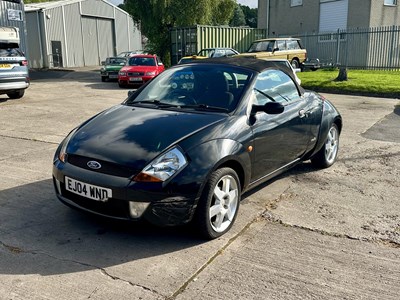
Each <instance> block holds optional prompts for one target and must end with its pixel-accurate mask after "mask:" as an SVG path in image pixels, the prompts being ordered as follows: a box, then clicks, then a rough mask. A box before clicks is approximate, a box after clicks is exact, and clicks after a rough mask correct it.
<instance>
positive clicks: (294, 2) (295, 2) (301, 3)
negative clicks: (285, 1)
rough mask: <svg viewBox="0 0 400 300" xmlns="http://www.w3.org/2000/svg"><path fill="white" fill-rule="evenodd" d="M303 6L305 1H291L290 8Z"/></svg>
mask: <svg viewBox="0 0 400 300" xmlns="http://www.w3.org/2000/svg"><path fill="white" fill-rule="evenodd" d="M300 5H303V0H290V6H291V7H293V6H300Z"/></svg>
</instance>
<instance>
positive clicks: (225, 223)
mask: <svg viewBox="0 0 400 300" xmlns="http://www.w3.org/2000/svg"><path fill="white" fill-rule="evenodd" d="M240 191H241V189H240V181H239V178H238V176H237V174H236V172H235V171H234V170H232V169H231V168H221V169H218V170H216V171H214V173H213V174H212V175H211V177H210V179H209V180H208V182H207V183H206V186H205V188H204V191H203V194H202V196H201V197H200V200H199V204H198V206H197V209H196V215H195V219H194V222H195V223H196V224H195V225H197V229H198V231H199V233H200V234H201V235H202V236H203V237H205V238H207V239H215V238H217V237H220V236H221V235H223V234H225V233H226V232H228V231H229V229H230V228H231V227H232V225H233V223H234V222H235V219H236V216H237V214H238V211H239V204H240V198H241V192H240Z"/></svg>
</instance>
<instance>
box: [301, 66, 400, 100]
mask: <svg viewBox="0 0 400 300" xmlns="http://www.w3.org/2000/svg"><path fill="white" fill-rule="evenodd" d="M338 74H339V70H338V69H321V70H317V71H315V72H313V71H306V72H299V73H297V76H298V77H299V78H300V79H301V82H302V83H301V85H302V86H303V87H304V88H305V89H310V90H314V91H319V92H329V93H339V94H354V95H367V96H378V97H390V98H400V71H372V70H351V69H348V70H347V77H348V80H347V81H341V82H339V81H335V79H336V77H337V76H338Z"/></svg>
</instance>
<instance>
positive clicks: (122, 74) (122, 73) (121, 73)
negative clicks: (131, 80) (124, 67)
mask: <svg viewBox="0 0 400 300" xmlns="http://www.w3.org/2000/svg"><path fill="white" fill-rule="evenodd" d="M118 75H120V76H125V75H126V72H119V73H118Z"/></svg>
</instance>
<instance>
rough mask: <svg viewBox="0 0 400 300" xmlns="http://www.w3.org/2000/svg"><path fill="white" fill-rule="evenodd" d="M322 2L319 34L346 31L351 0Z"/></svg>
mask: <svg viewBox="0 0 400 300" xmlns="http://www.w3.org/2000/svg"><path fill="white" fill-rule="evenodd" d="M322 2H323V1H321V4H320V15H319V32H332V31H337V30H338V29H346V28H347V15H348V8H349V0H337V1H330V2H325V3H322Z"/></svg>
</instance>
